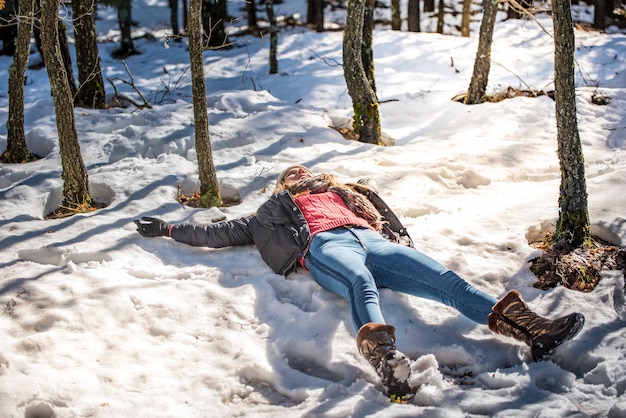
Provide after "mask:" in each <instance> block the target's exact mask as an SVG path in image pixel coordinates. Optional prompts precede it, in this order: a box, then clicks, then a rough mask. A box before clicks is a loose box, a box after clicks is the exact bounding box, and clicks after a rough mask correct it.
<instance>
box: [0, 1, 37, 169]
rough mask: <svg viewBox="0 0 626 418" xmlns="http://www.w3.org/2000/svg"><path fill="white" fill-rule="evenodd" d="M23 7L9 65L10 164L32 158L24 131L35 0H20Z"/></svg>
mask: <svg viewBox="0 0 626 418" xmlns="http://www.w3.org/2000/svg"><path fill="white" fill-rule="evenodd" d="M19 10H20V19H19V23H18V25H17V37H16V38H15V43H14V45H15V54H14V55H13V62H12V63H11V66H10V67H9V115H8V120H7V149H6V151H5V152H4V154H3V155H2V161H3V162H7V163H23V162H28V161H30V159H31V157H32V156H31V153H30V151H28V146H27V145H26V135H25V134H24V80H25V74H26V66H27V65H28V57H29V55H30V36H31V34H32V32H33V15H34V0H20V1H19Z"/></svg>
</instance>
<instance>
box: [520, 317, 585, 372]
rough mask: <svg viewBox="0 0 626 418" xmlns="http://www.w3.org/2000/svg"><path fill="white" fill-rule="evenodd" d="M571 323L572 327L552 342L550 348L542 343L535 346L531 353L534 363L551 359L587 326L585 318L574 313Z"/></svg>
mask: <svg viewBox="0 0 626 418" xmlns="http://www.w3.org/2000/svg"><path fill="white" fill-rule="evenodd" d="M570 322H571V326H570V327H569V328H567V332H566V333H564V334H563V335H559V336H558V337H557V338H555V339H554V340H552V342H551V344H550V345H549V346H544V345H543V344H541V343H537V345H535V346H533V350H531V351H532V356H533V360H534V361H541V360H545V359H546V358H547V357H550V356H551V355H552V354H553V353H554V351H555V350H556V349H557V348H558V347H559V346H560V345H561V344H563V343H564V342H566V341H569V340H571V339H572V338H574V337H575V336H576V335H577V334H578V333H579V332H580V330H582V328H583V326H584V325H585V317H584V315H583V314H581V313H574V314H572V320H571V321H570Z"/></svg>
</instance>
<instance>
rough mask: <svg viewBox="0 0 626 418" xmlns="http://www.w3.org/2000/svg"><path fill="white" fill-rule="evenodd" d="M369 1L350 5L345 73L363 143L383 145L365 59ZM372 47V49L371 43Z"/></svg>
mask: <svg viewBox="0 0 626 418" xmlns="http://www.w3.org/2000/svg"><path fill="white" fill-rule="evenodd" d="M368 1H369V0H352V1H350V2H348V11H347V16H346V27H345V29H344V35H343V73H344V78H345V80H346V85H347V87H348V93H349V94H350V97H351V98H352V107H353V109H354V119H353V128H354V131H355V132H356V134H357V135H358V137H359V141H361V142H366V143H371V144H377V145H382V139H381V129H380V115H379V113H378V98H377V97H376V92H375V90H374V88H373V87H372V83H371V82H370V80H369V78H368V74H367V71H366V68H365V66H364V57H363V50H364V42H366V41H365V40H364V36H365V33H364V32H365V31H364V20H365V16H366V7H367V2H368ZM365 45H367V44H365ZM369 45H370V48H371V43H370V44H369ZM366 49H367V48H366ZM372 68H373V67H372Z"/></svg>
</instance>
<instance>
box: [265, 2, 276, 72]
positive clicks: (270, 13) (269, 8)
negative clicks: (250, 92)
mask: <svg viewBox="0 0 626 418" xmlns="http://www.w3.org/2000/svg"><path fill="white" fill-rule="evenodd" d="M265 11H266V13H267V20H268V21H269V24H270V74H276V73H278V59H277V58H276V54H277V50H278V26H276V16H275V15H274V0H265Z"/></svg>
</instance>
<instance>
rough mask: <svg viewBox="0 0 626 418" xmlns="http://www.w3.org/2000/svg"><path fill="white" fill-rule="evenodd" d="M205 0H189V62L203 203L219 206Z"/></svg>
mask: <svg viewBox="0 0 626 418" xmlns="http://www.w3.org/2000/svg"><path fill="white" fill-rule="evenodd" d="M201 20H202V0H189V27H188V31H189V62H190V64H191V65H190V66H191V89H192V94H193V117H194V126H195V130H196V154H197V156H198V173H199V177H200V204H201V205H202V206H203V207H207V208H208V207H212V206H220V204H221V198H220V190H219V186H218V182H217V174H216V173H215V166H214V164H213V154H212V151H211V138H210V137H209V117H208V109H207V101H206V82H205V79H204V60H203V51H204V48H203V42H202V37H203V35H202V25H201Z"/></svg>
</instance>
